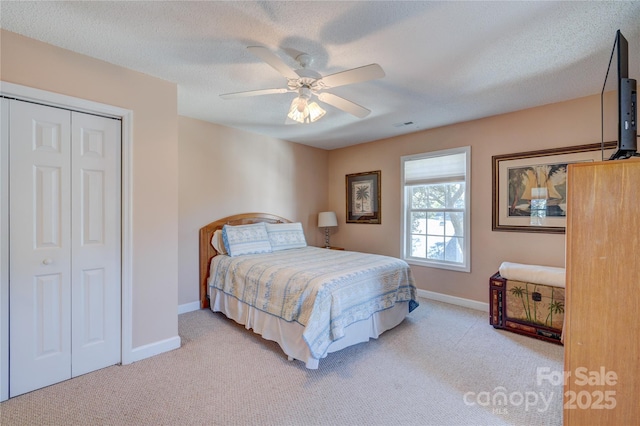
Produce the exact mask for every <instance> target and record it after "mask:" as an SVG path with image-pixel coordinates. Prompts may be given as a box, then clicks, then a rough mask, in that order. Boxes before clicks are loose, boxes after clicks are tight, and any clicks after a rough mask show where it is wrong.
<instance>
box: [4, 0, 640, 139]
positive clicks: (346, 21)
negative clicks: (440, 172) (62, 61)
mask: <svg viewBox="0 0 640 426" xmlns="http://www.w3.org/2000/svg"><path fill="white" fill-rule="evenodd" d="M0 26H1V27H2V28H4V29H6V30H8V31H13V32H16V33H19V34H22V35H25V36H27V37H31V38H34V39H38V40H41V41H44V42H47V43H50V44H53V45H56V46H60V47H63V48H66V49H69V50H72V51H76V52H79V53H82V54H85V55H89V56H92V57H95V58H98V59H101V60H104V61H107V62H110V63H113V64H117V65H120V66H123V67H126V68H130V69H133V70H137V71H140V72H143V73H146V74H149V75H152V76H156V77H159V78H162V79H165V80H169V81H172V82H175V83H177V85H178V112H179V114H180V115H184V116H187V117H193V118H197V119H201V120H206V121H210V122H213V123H218V124H222V125H225V126H230V127H235V128H239V129H244V130H248V131H251V132H255V133H260V134H264V135H268V136H272V137H275V138H279V139H283V140H289V141H293V142H299V143H303V144H306V145H311V146H316V147H321V148H325V149H333V148H337V147H343V146H348V145H353V144H358V143H363V142H367V141H372V140H377V139H383V138H387V137H392V136H396V135H399V134H404V133H409V132H415V131H418V130H423V129H428V128H433V127H439V126H443V125H448V124H452V123H457V122H461V121H468V120H473V119H478V118H482V117H487V116H491V115H495V114H502V113H506V112H511V111H516V110H520V109H524V108H529V107H534V106H539V105H544V104H548V103H553V102H559V101H563V100H567V99H573V98H578V97H582V96H587V95H592V94H596V93H600V91H601V90H602V84H603V80H604V76H605V73H606V71H607V65H608V62H609V56H610V54H611V48H612V46H613V41H614V37H615V32H616V30H617V29H620V30H621V32H622V34H624V36H625V37H626V38H627V40H628V41H629V50H630V56H631V61H630V77H632V78H636V79H640V1H634V2H620V1H615V2H573V1H572V2H553V1H540V2H520V1H517V2H515V1H514V2H481V1H475V2H423V1H411V2H401V1H388V2H387V1H377V2H373V1H367V2H356V1H353V2H349V1H340V2H327V1H306V2H302V1H285V2H275V1H266V2H240V1H238V2H235V1H234V2H221V1H197V2H189V1H167V2H162V1H151V2H143V1H135V2H129V1H115V2H97V1H80V2H72V1H65V2H55V1H38V2H26V1H1V2H0ZM252 45H261V46H266V47H268V48H269V49H270V50H272V51H273V52H274V53H276V54H277V55H279V56H280V57H281V58H282V60H283V61H285V63H287V64H288V65H289V66H290V67H292V68H297V67H298V66H297V63H296V62H295V60H294V59H293V57H295V56H296V55H297V54H298V53H300V52H305V53H308V54H310V55H311V56H312V58H313V60H314V61H313V64H312V66H311V67H310V68H312V69H314V70H315V71H317V72H319V73H320V74H321V75H328V74H332V73H336V72H340V71H344V70H347V69H350V68H355V67H359V66H363V65H367V64H370V63H377V64H379V65H380V66H381V67H382V68H383V69H384V71H385V73H386V76H385V77H383V78H382V79H379V80H372V81H367V82H362V83H358V84H353V85H348V86H343V87H337V88H335V89H331V90H328V91H330V92H331V93H334V94H336V95H339V96H341V97H344V98H346V99H349V100H351V101H353V102H355V103H357V104H359V105H362V106H364V107H366V108H368V109H370V110H371V114H369V115H368V116H367V117H365V118H362V119H359V118H356V117H354V116H352V115H350V114H347V113H345V112H343V111H341V110H339V109H336V108H334V107H332V106H328V105H326V104H323V107H324V108H325V109H326V110H327V114H326V115H325V116H324V117H323V118H322V119H321V120H319V121H318V122H316V123H312V124H295V125H285V118H286V114H287V110H288V107H289V104H290V102H291V100H292V99H293V98H294V97H295V95H294V94H293V93H284V94H271V95H264V96H258V97H249V98H242V99H233V100H223V99H221V98H220V96H219V95H220V94H223V93H229V92H239V91H246V90H257V89H268V88H279V87H285V86H286V79H285V78H284V77H283V76H282V75H280V74H279V73H278V72H277V71H275V70H274V69H273V68H272V67H270V66H269V65H267V64H266V63H264V62H263V61H262V60H260V59H258V58H257V57H256V56H254V55H252V54H251V53H250V52H249V51H247V49H246V47H247V46H252ZM404 123H410V124H404Z"/></svg>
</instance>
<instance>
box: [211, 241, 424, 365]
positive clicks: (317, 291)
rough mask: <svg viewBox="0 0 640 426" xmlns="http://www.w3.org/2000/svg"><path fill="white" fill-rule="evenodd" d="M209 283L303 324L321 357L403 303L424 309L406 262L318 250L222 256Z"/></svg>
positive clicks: (309, 342) (305, 335)
mask: <svg viewBox="0 0 640 426" xmlns="http://www.w3.org/2000/svg"><path fill="white" fill-rule="evenodd" d="M209 285H210V286H211V287H215V288H217V289H219V290H220V291H223V292H224V293H226V294H228V295H232V296H233V297H235V298H237V299H239V300H241V301H243V302H244V303H246V304H248V305H250V306H253V307H254V308H256V309H259V310H261V311H264V312H267V313H269V314H271V315H275V316H277V317H279V318H282V319H284V320H285V321H295V322H297V323H299V324H301V325H302V326H303V327H304V333H303V338H304V340H305V341H306V343H307V345H308V346H309V349H310V352H311V354H312V356H313V357H314V358H317V359H319V358H322V357H323V356H324V354H325V352H326V350H327V348H328V347H329V345H330V344H331V343H332V342H333V341H336V340H338V339H340V338H341V337H342V336H343V335H344V329H345V327H347V326H349V325H350V324H353V323H355V322H357V321H360V320H363V319H367V318H369V317H370V316H371V315H372V314H373V313H374V312H378V311H382V310H385V309H389V308H391V307H393V306H394V305H395V304H396V303H398V302H409V312H410V311H411V310H413V309H414V308H415V307H417V306H418V303H417V302H416V300H415V299H416V288H415V286H414V283H413V277H412V275H411V270H410V269H409V266H408V265H407V263H406V262H404V261H402V260H400V259H396V258H393V257H388V256H381V255H373V254H365V253H358V252H349V251H339V250H327V249H322V248H317V247H305V248H297V249H290V250H282V251H277V252H273V253H267V254H256V255H245V256H237V257H229V256H222V255H220V256H216V257H214V258H213V260H212V262H211V274H210V278H209Z"/></svg>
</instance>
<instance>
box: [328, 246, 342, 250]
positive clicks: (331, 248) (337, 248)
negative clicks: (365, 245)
mask: <svg viewBox="0 0 640 426" xmlns="http://www.w3.org/2000/svg"><path fill="white" fill-rule="evenodd" d="M323 248H326V249H329V250H344V247H333V246H332V247H323Z"/></svg>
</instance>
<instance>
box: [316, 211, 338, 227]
mask: <svg viewBox="0 0 640 426" xmlns="http://www.w3.org/2000/svg"><path fill="white" fill-rule="evenodd" d="M330 226H338V219H337V218H336V214H335V212H320V213H318V228H327V227H330Z"/></svg>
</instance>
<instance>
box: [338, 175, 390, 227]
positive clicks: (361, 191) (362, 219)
mask: <svg viewBox="0 0 640 426" xmlns="http://www.w3.org/2000/svg"><path fill="white" fill-rule="evenodd" d="M380 175H381V172H380V170H376V171H374V172H365V173H354V174H351V175H346V192H347V223H374V224H380V223H382V222H381V216H382V215H381V208H380V185H381V182H380V178H381V176H380Z"/></svg>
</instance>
